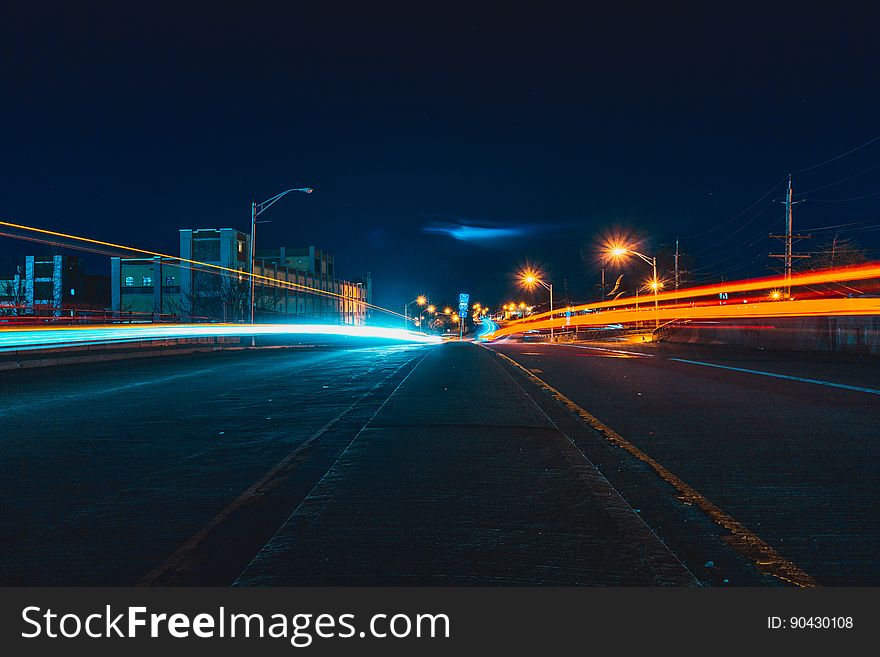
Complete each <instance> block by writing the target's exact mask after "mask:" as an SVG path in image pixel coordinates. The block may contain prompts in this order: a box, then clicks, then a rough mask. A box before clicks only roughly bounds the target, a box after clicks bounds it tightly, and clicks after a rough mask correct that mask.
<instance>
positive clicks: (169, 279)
mask: <svg viewBox="0 0 880 657" xmlns="http://www.w3.org/2000/svg"><path fill="white" fill-rule="evenodd" d="M165 285H174V276H166V277H165Z"/></svg>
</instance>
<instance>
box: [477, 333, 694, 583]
mask: <svg viewBox="0 0 880 657" xmlns="http://www.w3.org/2000/svg"><path fill="white" fill-rule="evenodd" d="M493 351H494V350H493ZM496 353H497V352H496ZM514 362H515V361H514ZM516 364H517V365H519V364H518V363H516ZM499 367H501V370H502V371H503V372H504V373H505V374H506V375H507V377H508V378H509V379H510V380H511V381H512V382H513V384H514V385H515V386H516V387H517V388H519V389H520V390H521V391H522V393H523V394H524V395H525V396H526V397H527V398H528V400H529V401H530V402H532V405H533V406H534V407H535V408H536V409H537V410H538V412H539V413H540V414H541V415H543V416H544V417H545V418H546V419H547V422H549V423H550V424H551V425H552V426H553V427H554V428H555V429H556V430H557V431H558V432H559V433H560V434H561V435H562V437H563V438H564V439H565V441H566V442H565V443H564V445H563V452H564V456H565V457H566V458H567V459H568V461H569V463H570V464H571V465H572V466H574V467H575V468H576V469H577V470H578V474H579V475H580V477H581V480H582V481H583V482H584V483H585V484H586V485H587V486H588V488H589V489H590V491H591V492H592V493H593V494H594V495H595V496H597V497H598V498H599V499H600V501H601V504H602V507H603V508H604V509H605V511H606V512H607V513H608V514H609V515H610V516H611V517H612V518H614V520H615V522H617V524H618V526H620V527H621V528H622V529H623V530H624V532H626V530H627V528H629V529H635V528H636V527H637V528H638V530H637V531H639V532H647V534H648V535H650V537H651V538H652V539H653V541H656V544H655V547H654V551H653V559H654V561H653V563H652V565H653V566H657V567H658V568H657V571H656V574H657V577H658V579H661V580H664V582H663V583H665V584H670V585H676V584H681V580H680V579H679V578H678V577H675V578H673V577H672V576H671V573H669V572H665V570H666V568H665V566H668V564H665V565H664V562H665V559H664V558H671V559H672V560H673V562H674V563H675V565H677V566H680V567H681V568H682V569H683V570H684V571H685V572H686V573H687V574H688V575H690V578H691V581H690V582H688V584H691V585H693V586H701V583H700V580H699V579H698V578H697V576H696V575H694V574H693V573H692V572H691V570H690V568H688V567H687V565H686V564H685V563H684V562H683V561H682V560H681V559H680V558H679V556H678V555H677V554H676V553H675V552H673V551H672V548H670V547H669V546H668V545H666V543H664V542H663V540H662V539H661V538H660V537H659V536H658V535H657V533H656V532H655V531H654V530H653V529H652V528H651V527H650V526H649V525H648V523H647V522H645V519H644V518H643V517H642V516H641V515H639V514H638V513H637V512H636V510H635V509H633V508H632V506H631V505H630V503H629V502H628V501H627V500H626V498H625V497H624V496H623V495H622V494H621V492H620V491H618V490H617V489H616V488H615V487H614V485H613V484H612V483H611V482H610V481H608V478H607V477H606V476H605V475H604V474H602V472H601V471H600V470H599V468H597V467H596V465H595V464H594V463H593V462H592V461H591V460H590V458H589V457H588V456H587V455H586V453H585V452H584V450H582V449H581V448H580V447H579V446H578V445H577V443H575V441H574V440H573V439H572V437H571V436H570V435H568V433H567V432H565V431H563V430H562V428H561V427H560V426H559V425H558V424H556V422H555V421H554V420H553V418H551V417H550V415H549V414H548V413H547V411H545V410H544V409H543V408H541V405H540V404H539V403H538V400H537V399H535V398H534V396H533V395H532V394H531V393H529V392H528V391H527V390H526V389H525V388H523V386H522V383H520V382H519V381H517V380H516V378H515V377H514V376H513V374H512V373H511V372H510V370H508V369H506V368H505V367H503V366H501V365H499ZM520 367H522V366H521V365H520ZM537 371H538V372H540V371H541V370H537ZM535 378H537V377H535ZM538 380H539V381H540V379H538ZM566 446H567V447H568V448H569V450H571V451H573V452H574V453H575V454H576V455H577V456H576V457H574V458H573V455H572V454H570V453H569V451H568V450H566V449H565V447H566ZM661 585H662V584H661Z"/></svg>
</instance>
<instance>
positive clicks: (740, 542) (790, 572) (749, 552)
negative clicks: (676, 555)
mask: <svg viewBox="0 0 880 657" xmlns="http://www.w3.org/2000/svg"><path fill="white" fill-rule="evenodd" d="M492 351H494V353H495V354H497V355H498V356H499V357H500V358H502V359H504V360H505V361H507V362H508V363H510V364H511V365H513V366H514V367H516V368H517V369H519V370H521V371H522V372H524V373H525V375H526V376H528V377H529V378H531V379H532V380H533V381H535V383H537V384H538V385H539V386H540V387H541V388H543V389H544V390H545V391H546V392H548V393H549V394H550V396H551V397H554V398H555V399H556V400H557V401H559V402H560V403H561V404H562V405H563V406H565V407H566V408H568V409H569V410H570V411H572V412H573V413H575V415H577V416H578V417H580V418H581V419H582V420H584V421H585V422H586V423H587V424H589V425H590V426H591V427H593V428H594V429H596V430H597V431H599V432H600V433H601V434H602V435H604V436H605V438H606V439H608V440H609V441H610V442H611V443H613V444H614V445H617V446H618V447H620V448H622V449H625V450H626V451H627V452H629V453H630V454H631V455H633V456H635V457H636V458H637V459H639V460H640V461H642V462H644V463H646V464H647V465H649V466H651V468H652V469H653V470H654V471H655V472H656V473H657V474H658V475H660V477H661V478H662V479H663V480H664V481H665V482H667V483H669V484H671V485H672V486H673V487H674V488H675V489H676V490H677V491H678V492H679V494H680V495H681V497H682V499H684V500H685V501H686V502H689V503H691V504H694V505H696V506H697V507H699V508H700V509H701V510H702V511H703V512H704V513H705V514H706V515H708V516H709V517H710V518H711V519H712V520H713V521H715V522H716V523H717V524H719V525H721V526H722V527H724V528H725V529H726V530H728V531H729V532H730V536H724V537H723V538H724V540H725V541H726V542H727V543H728V544H729V545H730V546H731V547H732V548H733V549H735V550H736V551H737V552H739V553H740V554H741V555H743V556H744V557H746V558H748V559H750V560H751V561H753V562H754V563H755V565H756V566H757V567H758V569H759V570H761V571H762V572H765V573H767V574H768V575H772V576H773V577H777V578H779V579H781V580H784V581H786V582H790V583H791V584H794V585H796V586H800V587H804V588H812V587H817V586H819V583H818V582H816V580H815V579H813V578H812V577H811V576H810V575H809V574H807V573H806V572H805V571H803V570H802V569H801V568H800V567H799V566H797V565H796V564H794V563H793V562H791V561H789V560H788V559H786V558H785V557H783V556H782V555H781V554H780V553H779V552H777V551H776V550H775V549H774V548H772V547H771V546H769V545H768V544H767V543H765V542H764V541H763V540H761V538H760V537H758V535H757V534H755V533H754V532H752V531H751V530H750V529H748V528H747V527H746V526H745V525H743V524H742V523H741V522H739V521H738V520H735V519H734V518H732V517H731V516H729V515H728V514H726V513H725V512H724V511H722V510H721V509H720V508H718V507H717V506H716V505H715V504H714V503H713V502H711V501H710V500H708V499H707V498H706V497H704V496H703V495H702V494H701V493H699V492H698V491H696V490H695V489H694V488H693V487H691V486H690V485H688V484H686V483H685V482H684V481H682V480H681V479H679V478H678V477H677V476H676V475H674V474H673V473H672V472H670V471H669V470H667V469H666V468H665V467H664V466H663V465H661V464H660V463H658V462H657V461H656V460H654V459H653V458H652V457H650V456H648V454H646V453H645V452H643V451H642V450H641V449H639V448H638V447H636V446H635V445H633V444H632V443H631V442H629V441H628V440H626V438H624V437H623V436H621V435H620V434H619V433H617V432H616V431H614V430H613V429H612V428H611V427H609V426H607V425H606V424H604V423H602V422H601V421H600V420H599V419H598V418H596V417H595V416H594V415H592V414H591V413H589V412H587V411H586V410H584V409H583V408H581V407H580V406H578V405H577V404H576V403H574V402H573V401H572V400H571V399H569V398H568V397H566V396H565V395H564V394H562V393H561V392H559V391H558V390H557V389H556V388H554V387H553V386H551V385H550V384H549V383H547V382H546V381H544V380H543V379H541V378H540V377H538V376H536V375H535V374H534V373H533V372H531V371H529V369H528V368H526V367H524V366H522V365H520V364H519V363H517V362H516V361H515V360H513V359H512V358H510V357H509V356H507V355H505V354H502V353H500V352H498V351H495V350H494V349H493V350H492Z"/></svg>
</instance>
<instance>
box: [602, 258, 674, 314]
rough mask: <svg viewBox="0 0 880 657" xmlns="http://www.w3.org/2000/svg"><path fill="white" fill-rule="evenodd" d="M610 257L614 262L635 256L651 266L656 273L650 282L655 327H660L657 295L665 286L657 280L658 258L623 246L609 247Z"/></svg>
mask: <svg viewBox="0 0 880 657" xmlns="http://www.w3.org/2000/svg"><path fill="white" fill-rule="evenodd" d="M608 255H609V256H611V258H612V259H613V260H618V261H619V260H621V259H622V258H624V257H626V256H628V255H634V256H636V257H637V258H640V259H641V260H643V261H645V262H647V263H648V264H649V265H651V269H652V270H653V272H654V276H653V277H652V278H651V280H650V281H649V282H648V287H649V288H650V289H652V290H653V291H654V326H655V327H656V328H659V327H660V314H659V311H660V308H659V304H658V303H657V293H658V292H659V291H660V288H661V287H663V284H662V283H661V282H660V279H658V278H657V258H656V257H650V258H649V257H648V256H646V255H645V254H643V253H639V252H638V251H634V250H633V249H631V248H629V247H628V246H625V245H623V244H611V245H610V246H609V247H608Z"/></svg>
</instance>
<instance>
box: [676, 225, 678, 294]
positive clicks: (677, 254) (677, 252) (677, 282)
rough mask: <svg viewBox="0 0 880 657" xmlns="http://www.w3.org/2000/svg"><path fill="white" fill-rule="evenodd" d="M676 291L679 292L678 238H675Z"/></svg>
mask: <svg viewBox="0 0 880 657" xmlns="http://www.w3.org/2000/svg"><path fill="white" fill-rule="evenodd" d="M675 291H676V292H678V238H677V237H676V238H675Z"/></svg>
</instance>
